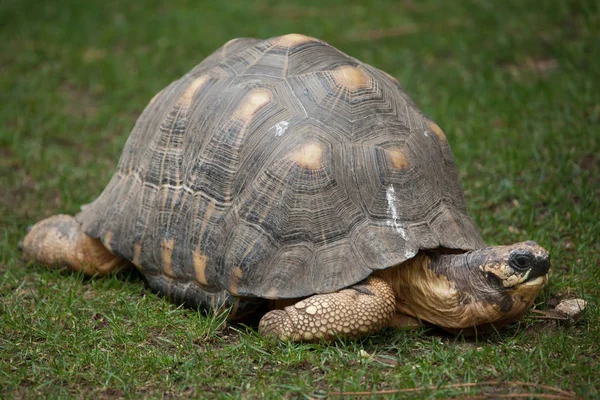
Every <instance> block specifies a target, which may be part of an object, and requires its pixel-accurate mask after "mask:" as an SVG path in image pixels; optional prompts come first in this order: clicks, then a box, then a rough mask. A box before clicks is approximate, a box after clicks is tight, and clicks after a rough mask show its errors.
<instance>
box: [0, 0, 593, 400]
mask: <svg viewBox="0 0 600 400" xmlns="http://www.w3.org/2000/svg"><path fill="white" fill-rule="evenodd" d="M203 3H209V2H199V1H191V0H190V1H179V0H177V1H169V2H160V1H143V2H142V1H139V2H121V1H116V0H103V1H100V0H94V1H92V0H90V1H86V2H82V1H75V0H65V1H61V2H58V1H33V0H4V1H2V2H1V3H0V35H1V36H0V38H1V39H2V40H1V41H0V71H1V73H0V105H1V106H0V296H1V300H0V307H1V308H0V397H3V398H13V397H17V398H18V397H28V398H32V397H37V396H45V397H52V398H62V397H76V398H120V397H125V398H139V397H152V398H156V397H180V396H189V397H213V398H230V397H233V398H238V397H242V398H260V397H263V396H266V397H269V398H281V397H283V396H284V395H287V396H289V397H290V398H302V397H307V398H323V397H333V396H334V395H335V393H340V392H346V393H348V392H350V393H354V395H353V396H359V392H368V393H370V395H371V396H374V395H375V394H376V393H378V392H380V393H381V394H383V393H384V392H383V391H388V396H397V397H400V398H402V397H406V396H408V397H410V396H415V395H417V396H419V397H428V398H448V397H450V398H452V397H461V396H462V397H464V396H467V397H469V396H471V397H470V398H479V397H477V396H486V395H487V396H497V397H501V396H518V395H524V394H528V393H529V395H530V396H531V397H532V398H533V397H536V396H537V397H538V398H574V397H575V396H580V397H583V398H590V399H592V398H598V397H600V348H599V343H600V324H599V322H600V318H599V314H600V312H599V308H598V304H597V299H598V298H599V295H600V286H599V283H600V261H599V260H600V240H599V239H600V218H599V216H600V86H599V85H600V63H599V62H598V60H600V46H598V40H599V38H600V12H599V10H598V2H596V1H593V0H590V1H566V0H565V1H539V0H536V1H525V0H522V1H519V0H513V1H500V0H498V1H483V0H481V1H477V0H466V1H460V2H459V1H434V0H426V1H413V0H406V1H397V0H396V1H394V0H389V1H385V0H375V1H371V2H359V1H348V0H345V1H328V2H324V1H305V2H296V3H291V2H285V1H268V0H262V1H256V2H249V1H243V0H235V1H228V2H210V4H203ZM288 32H299V33H304V34H306V35H310V36H314V37H318V38H320V39H323V40H326V41H327V42H329V43H331V44H333V45H334V46H336V47H338V48H339V49H341V50H343V51H344V52H346V53H348V54H350V55H352V56H354V57H356V58H358V59H361V60H362V61H364V62H367V63H369V64H372V65H374V66H376V67H378V68H380V69H383V70H385V71H386V72H388V73H389V74H391V75H393V76H395V77H396V78H397V79H398V80H399V81H400V83H401V84H402V86H403V87H404V88H405V90H406V91H407V92H408V93H409V95H410V96H411V97H412V98H413V99H414V100H415V101H416V103H417V104H418V105H419V107H420V108H421V109H422V110H423V111H424V112H425V113H426V114H428V115H430V116H431V117H432V118H433V119H434V120H436V122H437V123H438V124H439V125H440V126H441V127H442V128H443V129H444V131H445V132H446V135H447V137H448V141H449V142H450V145H451V146H452V149H453V151H454V155H455V158H456V160H457V164H458V167H459V172H460V176H461V179H462V183H463V186H464V189H465V195H466V199H467V202H468V207H469V211H470V213H471V215H472V216H473V218H474V219H475V221H476V223H477V224H478V226H479V228H480V230H481V233H482V236H483V237H484V239H485V240H486V242H487V243H489V244H501V243H513V242H518V241H522V240H527V239H533V240H536V241H537V242H539V243H540V244H541V245H543V246H544V247H545V248H546V249H548V250H549V251H550V253H551V255H552V263H553V271H552V275H551V278H550V282H549V284H548V285H547V286H546V287H545V289H544V291H543V293H542V295H541V296H540V297H539V298H538V301H537V303H536V306H535V307H536V308H537V309H538V310H546V309H549V308H552V306H553V305H554V304H556V301H557V300H559V299H561V298H568V297H581V298H584V299H586V300H588V307H587V309H586V311H585V313H584V315H583V317H582V318H581V319H580V320H579V321H578V322H576V323H575V324H572V325H567V324H559V323H557V322H556V321H545V320H541V319H539V318H538V317H537V316H536V314H531V315H529V316H527V317H526V318H524V319H523V320H522V321H521V322H520V323H518V324H514V325H512V326H510V327H508V328H507V329H504V330H502V331H500V332H497V333H494V334H492V335H489V336H485V337H478V338H474V339H468V338H463V337H454V336H450V335H447V334H445V333H443V332H441V331H439V330H435V329H422V330H415V331H392V330H385V331H383V332H381V333H380V334H378V335H374V336H372V337H369V338H367V339H364V340H360V341H351V340H338V341H335V342H333V343H330V344H290V343H279V342H274V341H270V340H265V339H263V338H261V337H260V336H259V335H258V334H257V332H256V330H255V328H253V327H246V326H243V325H230V324H228V323H226V321H225V319H224V317H223V316H208V317H207V316H204V315H202V314H201V313H199V312H197V311H194V310H189V309H184V308H181V307H176V306H173V305H171V304H169V303H168V302H167V301H166V300H164V299H162V298H160V297H158V296H156V295H155V294H153V293H152V292H150V291H149V290H148V288H147V287H146V286H145V284H144V281H143V279H142V278H141V277H140V276H139V275H136V274H133V275H125V274H121V275H117V276H113V277H109V278H105V279H85V278H84V277H83V276H81V275H78V274H70V273H66V272H64V271H49V270H46V269H44V268H42V267H41V266H38V265H35V264H29V265H26V264H25V263H24V262H23V261H22V260H21V257H20V253H19V251H18V248H17V244H18V242H19V241H20V240H21V239H22V237H23V235H24V232H25V229H26V227H27V226H28V225H30V224H32V223H34V222H35V221H37V220H39V219H41V218H43V217H46V216H49V215H52V214H56V213H69V214H74V213H76V212H77V211H78V210H79V207H80V205H82V204H86V203H88V202H90V201H92V200H93V199H94V198H95V197H96V196H97V195H98V194H99V193H100V192H101V190H102V189H103V187H104V186H105V185H106V183H107V182H108V180H109V179H110V177H111V175H112V173H113V172H114V169H115V167H116V162H117V159H118V157H119V154H120V152H121V149H122V147H123V145H124V143H125V140H126V138H127V135H128V133H129V131H130V130H131V128H132V126H133V124H134V122H135V119H136V118H137V116H138V115H139V113H140V112H141V111H142V109H143V108H144V106H145V105H146V104H147V103H148V101H149V100H150V99H151V98H152V96H153V95H154V94H155V93H157V92H158V91H159V90H160V89H162V88H163V87H164V86H166V85H167V84H168V83H170V82H171V81H173V80H175V79H177V78H179V77H180V76H181V75H183V74H184V73H186V72H187V71H188V70H190V69H191V68H192V67H193V66H194V65H196V64H197V63H199V62H200V61H201V60H202V59H203V58H205V57H206V56H207V55H209V54H210V53H211V52H212V51H213V50H215V49H216V48H217V47H219V46H220V45H222V44H223V43H225V42H226V41H227V40H229V39H231V38H234V37H260V38H268V37H272V36H276V35H280V34H284V33H288ZM486 382H488V383H486ZM494 382H495V383H494ZM526 384H527V385H526ZM458 385H460V386H458ZM401 390H405V391H401ZM411 390H412V391H411ZM394 391H396V392H394ZM390 392H394V393H390ZM367 396H369V395H367ZM552 396H554V397H552Z"/></svg>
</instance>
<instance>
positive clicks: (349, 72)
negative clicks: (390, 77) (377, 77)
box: [332, 66, 371, 90]
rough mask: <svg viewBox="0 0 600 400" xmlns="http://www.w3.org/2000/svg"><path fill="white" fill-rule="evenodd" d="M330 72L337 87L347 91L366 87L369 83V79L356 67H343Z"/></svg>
mask: <svg viewBox="0 0 600 400" xmlns="http://www.w3.org/2000/svg"><path fill="white" fill-rule="evenodd" d="M332 72H333V78H334V79H335V81H336V82H337V83H338V85H340V86H342V87H345V88H347V89H349V90H356V89H359V88H364V87H368V86H369V84H370V82H371V78H370V77H369V76H368V75H367V73H366V72H365V71H363V70H362V69H361V68H358V67H351V66H343V67H341V68H338V69H336V70H333V71H332Z"/></svg>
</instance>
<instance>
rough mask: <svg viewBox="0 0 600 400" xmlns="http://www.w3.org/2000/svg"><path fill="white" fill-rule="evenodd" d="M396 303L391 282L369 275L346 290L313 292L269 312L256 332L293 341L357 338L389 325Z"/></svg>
mask: <svg viewBox="0 0 600 400" xmlns="http://www.w3.org/2000/svg"><path fill="white" fill-rule="evenodd" d="M395 306H396V304H395V299H394V292H393V290H392V288H391V287H390V285H389V284H388V283H387V282H385V281H384V280H383V279H381V278H377V277H370V278H368V279H367V280H366V281H364V283H362V284H358V285H354V286H351V287H350V288H348V289H343V290H340V291H339V292H335V293H328V294H319V295H314V296H311V297H308V298H306V299H304V300H301V301H299V302H297V303H296V304H294V305H292V306H288V307H285V309H283V310H273V311H270V312H268V313H267V314H266V315H265V316H264V317H263V318H262V319H261V320H260V325H259V331H260V333H261V334H263V335H271V336H276V337H278V338H279V339H281V340H294V341H314V340H319V339H333V338H335V337H336V336H347V337H352V338H357V337H361V336H366V335H368V334H370V333H374V332H377V331H379V330H380V329H382V328H384V327H385V326H388V324H389V321H390V319H391V318H392V315H393V314H394V309H395Z"/></svg>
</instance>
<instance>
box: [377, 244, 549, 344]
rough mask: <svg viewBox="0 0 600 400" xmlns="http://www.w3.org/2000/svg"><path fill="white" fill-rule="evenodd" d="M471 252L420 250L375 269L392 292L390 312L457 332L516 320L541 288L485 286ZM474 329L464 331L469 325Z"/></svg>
mask: <svg viewBox="0 0 600 400" xmlns="http://www.w3.org/2000/svg"><path fill="white" fill-rule="evenodd" d="M478 258H479V256H478V253H477V251H475V252H468V253H463V254H438V253H420V254H418V255H417V256H416V257H415V258H413V259H411V260H409V261H407V262H405V263H403V264H401V265H399V266H396V267H393V268H389V269H387V270H384V271H381V272H379V273H378V274H381V275H382V276H383V277H384V279H386V280H387V281H388V282H389V283H390V284H391V285H392V288H393V290H394V293H395V296H396V311H397V312H398V313H400V314H407V315H409V316H412V317H415V318H418V319H419V320H421V321H426V322H430V323H432V324H435V325H438V326H440V327H442V328H445V329H446V330H448V331H451V332H455V333H458V332H460V331H463V330H465V329H466V330H467V331H464V332H463V333H467V334H468V333H475V332H476V331H479V332H485V331H486V330H490V329H494V328H498V327H500V326H502V325H505V324H507V323H509V322H512V321H516V320H517V319H519V318H520V317H521V316H523V314H524V313H525V312H526V311H527V310H528V309H529V308H530V307H531V305H532V304H533V300H534V299H535V297H536V296H537V294H538V292H539V290H540V289H541V286H535V287H519V288H505V287H503V286H502V285H501V284H498V285H490V282H489V280H488V279H486V276H485V274H484V273H482V270H481V268H480V265H479V264H481V260H478ZM474 327H478V328H479V329H476V331H472V332H469V331H468V329H469V328H474Z"/></svg>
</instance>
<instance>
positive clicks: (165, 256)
mask: <svg viewBox="0 0 600 400" xmlns="http://www.w3.org/2000/svg"><path fill="white" fill-rule="evenodd" d="M174 246H175V239H169V240H163V242H162V243H161V244H160V250H161V253H162V267H163V273H164V274H165V275H167V276H169V277H173V276H174V274H173V263H172V257H173V247H174Z"/></svg>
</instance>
